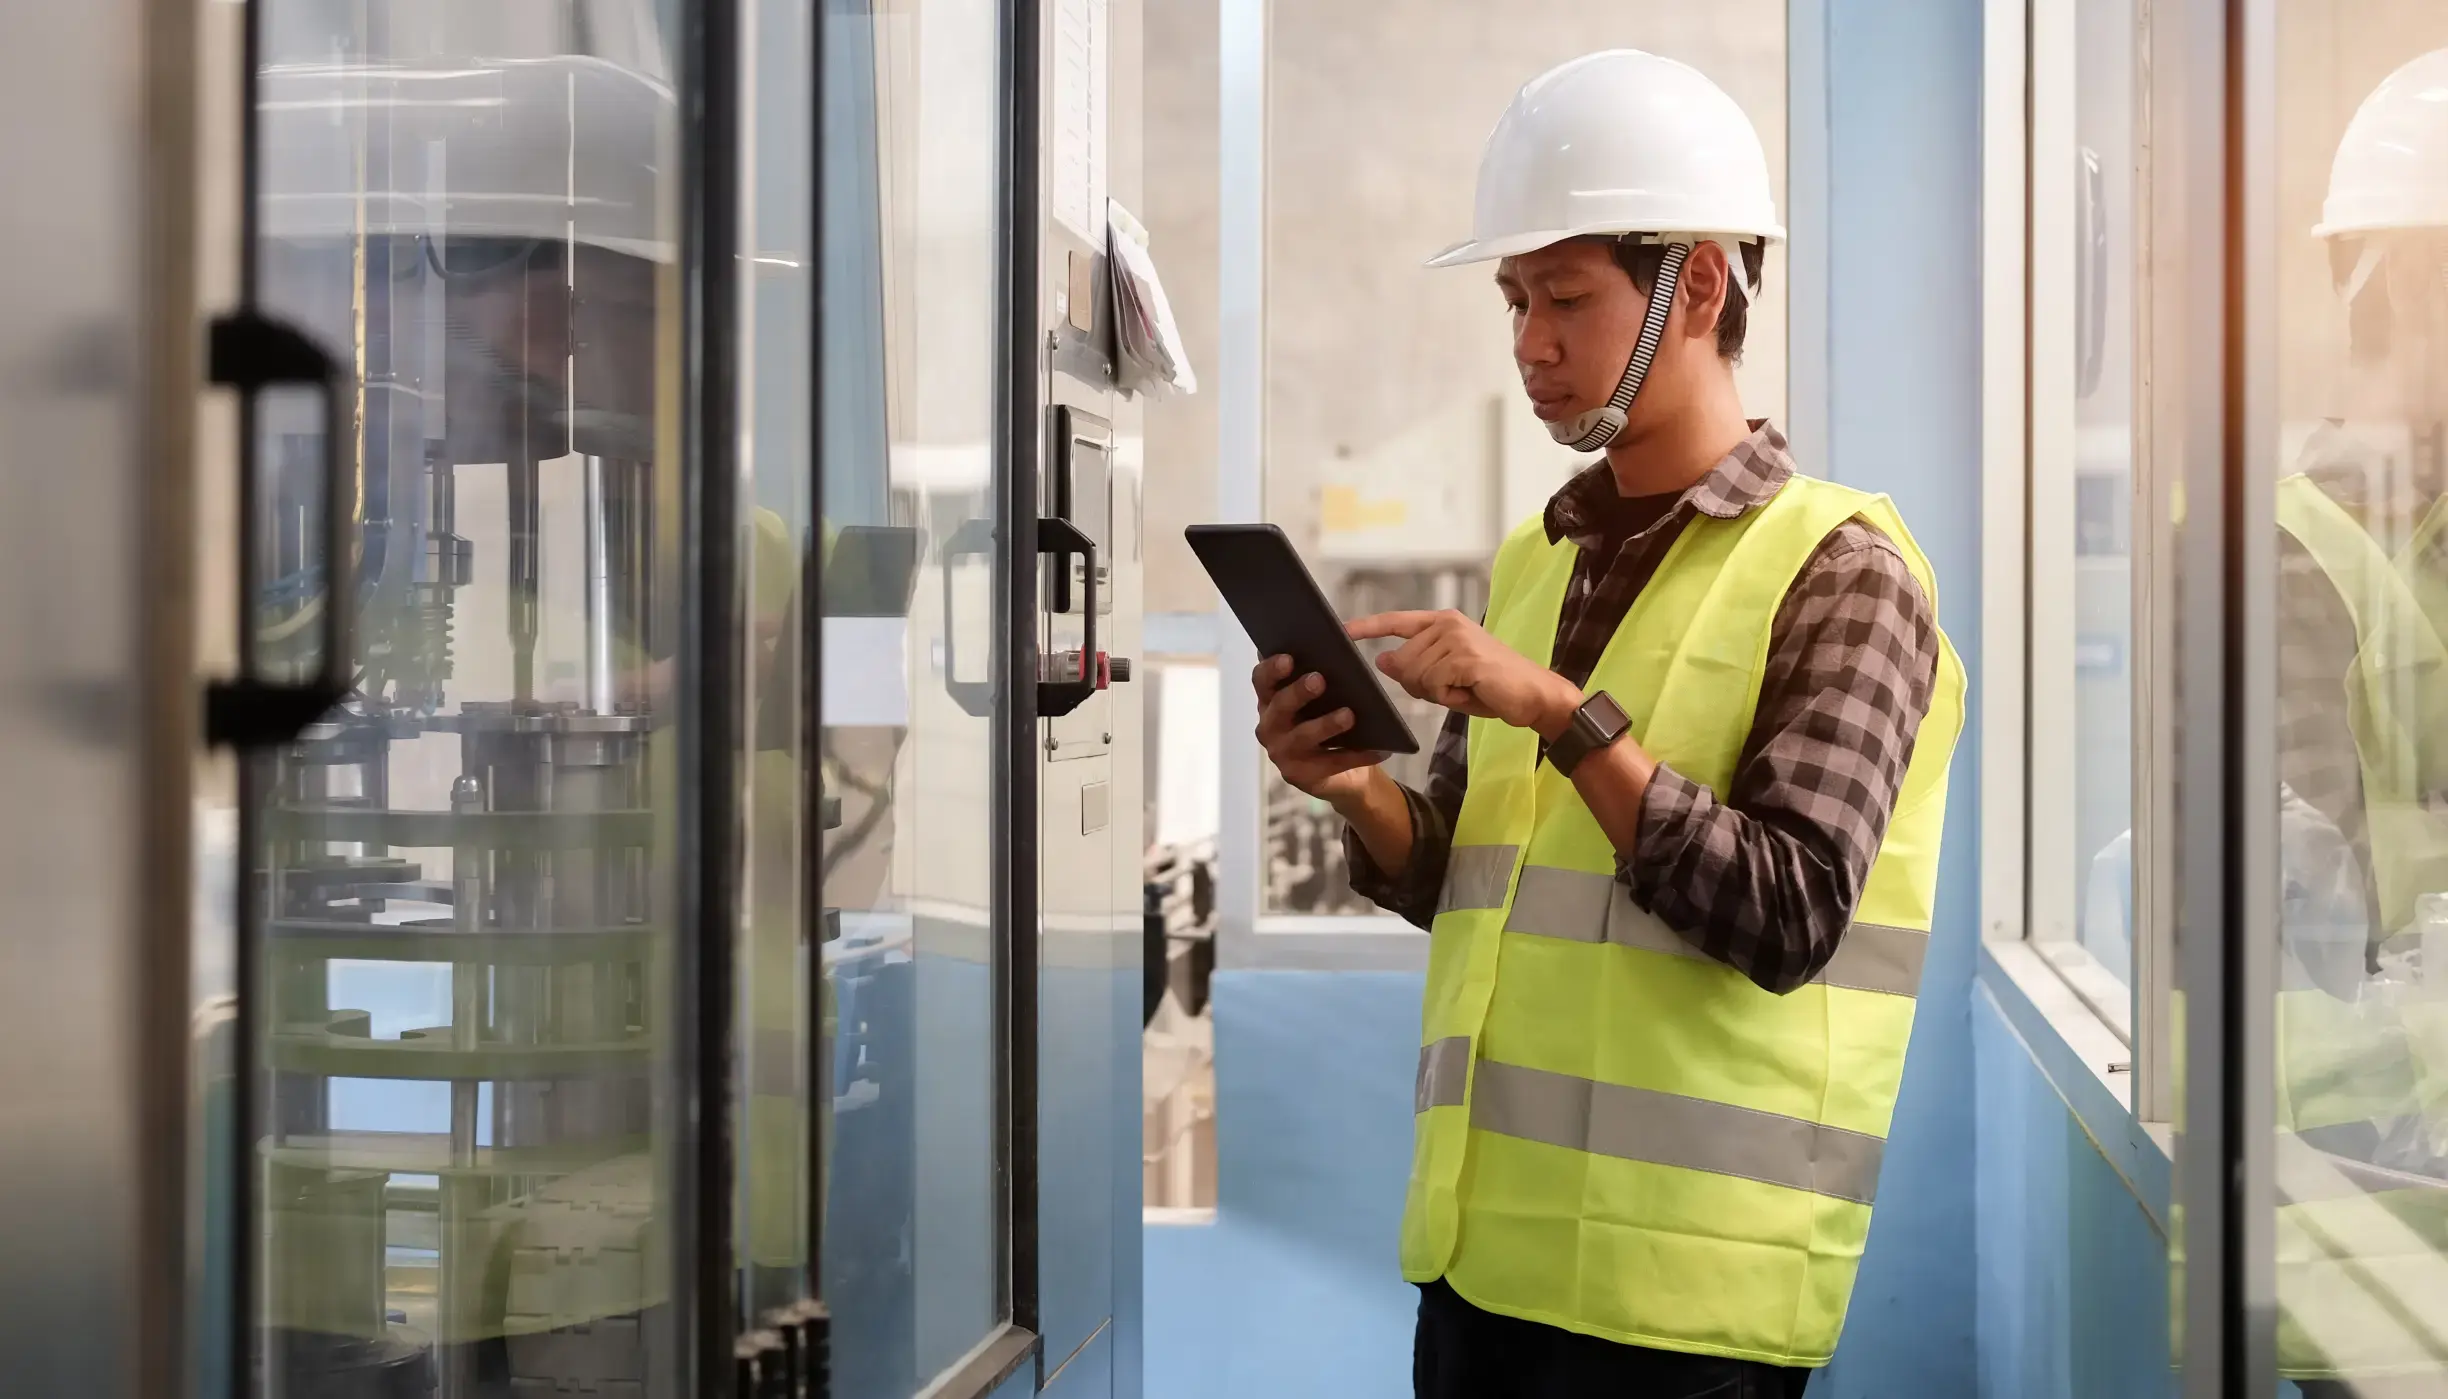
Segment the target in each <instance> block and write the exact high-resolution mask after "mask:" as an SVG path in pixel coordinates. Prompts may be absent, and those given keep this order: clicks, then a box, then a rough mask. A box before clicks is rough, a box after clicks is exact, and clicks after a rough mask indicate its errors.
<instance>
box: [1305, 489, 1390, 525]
mask: <svg viewBox="0 0 2448 1399" xmlns="http://www.w3.org/2000/svg"><path fill="white" fill-rule="evenodd" d="M1409 523H1411V503H1410V502H1409V501H1407V500H1403V499H1400V498H1384V499H1378V500H1369V499H1366V498H1364V497H1363V496H1362V495H1361V494H1360V492H1359V491H1358V490H1356V489H1354V488H1353V487H1350V486H1327V487H1325V488H1324V489H1323V490H1321V491H1320V492H1319V493H1318V527H1319V528H1320V529H1322V530H1324V531H1325V532H1326V533H1328V534H1352V533H1356V532H1358V531H1361V530H1372V529H1401V528H1402V527H1403V526H1404V525H1407V524H1409Z"/></svg>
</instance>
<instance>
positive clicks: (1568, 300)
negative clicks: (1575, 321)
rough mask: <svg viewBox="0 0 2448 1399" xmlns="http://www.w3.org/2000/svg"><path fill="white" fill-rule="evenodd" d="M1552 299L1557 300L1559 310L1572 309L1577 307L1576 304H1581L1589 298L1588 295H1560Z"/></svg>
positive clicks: (1556, 304)
mask: <svg viewBox="0 0 2448 1399" xmlns="http://www.w3.org/2000/svg"><path fill="white" fill-rule="evenodd" d="M1550 300H1552V301H1554V302H1555V306H1556V309H1557V310H1559V311H1569V310H1572V309H1573V308H1574V307H1576V306H1578V305H1580V304H1581V303H1582V302H1583V301H1586V300H1588V298H1587V297H1580V296H1558V297H1552V298H1550Z"/></svg>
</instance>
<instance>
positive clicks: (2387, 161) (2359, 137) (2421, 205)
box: [2312, 49, 2448, 238]
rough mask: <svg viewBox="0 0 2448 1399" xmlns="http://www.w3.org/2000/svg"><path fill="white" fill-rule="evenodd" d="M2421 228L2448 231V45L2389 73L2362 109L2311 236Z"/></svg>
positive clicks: (2341, 148)
mask: <svg viewBox="0 0 2448 1399" xmlns="http://www.w3.org/2000/svg"><path fill="white" fill-rule="evenodd" d="M2414 228H2448V49H2436V50H2433V51H2432V52H2430V53H2427V54H2424V55H2423V56H2422V57H2420V58H2417V59H2415V60H2414V61H2413V62H2411V63H2408V64H2407V65H2405V66H2404V67H2403V68H2400V69H2398V70H2397V71H2396V72H2394V73H2391V74H2389V76H2388V78H2387V80H2386V81H2384V82H2382V83H2381V84H2380V86H2379V87H2377V88H2374V89H2373V90H2372V94H2371V96H2369V97H2366V98H2364V99H2363V105H2362V106H2360V107H2358V108H2356V109H2355V114H2354V120H2353V121H2351V122H2348V123H2347V124H2346V134H2345V136H2343V137H2342V138H2340V139H2339V141H2338V148H2337V157H2336V159H2335V160H2334V161H2332V162H2331V163H2330V166H2329V197H2328V198H2327V199H2326V200H2324V201H2322V204H2321V221H2320V226H2319V227H2317V228H2315V229H2313V230H2312V235H2313V236H2314V237H2316V238H2339V237H2348V236H2352V235H2354V234H2359V233H2379V232H2385V231H2388V230H2392V229H2414Z"/></svg>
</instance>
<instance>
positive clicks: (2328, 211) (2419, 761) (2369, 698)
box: [2275, 50, 2448, 1395]
mask: <svg viewBox="0 0 2448 1399" xmlns="http://www.w3.org/2000/svg"><path fill="white" fill-rule="evenodd" d="M2443 92H2448V50H2444V51H2441V52H2438V53H2434V54H2430V55H2426V56H2425V57H2423V58H2419V59H2416V60H2415V61H2414V62H2413V63H2411V64H2408V65H2407V66H2406V67H2404V68H2402V69H2400V70H2399V71H2398V72H2397V73H2395V74H2393V75H2392V76H2391V77H2390V78H2389V79H2388V80H2387V81H2385V82H2384V83H2382V84H2381V85H2380V87H2379V88H2378V89H2377V90H2376V91H2374V92H2373V93H2372V95H2371V96H2370V97H2369V98H2367V99H2366V100H2365V101H2364V103H2363V105H2362V107H2361V109H2360V110H2358V111H2357V112H2356V114H2355V117H2354V120H2353V121H2352V122H2351V123H2350V124H2349V126H2348V128H2347V131H2346V134H2345V136H2344V138H2343V139H2342V141H2341V142H2340V144H2339V147H2338V151H2337V155H2336V159H2335V162H2334V164H2333V166H2332V169H2331V172H2330V183H2329V190H2328V197H2327V200H2326V202H2325V204H2324V207H2323V210H2322V220H2321V224H2320V226H2319V228H2317V229H2316V230H2315V235H2316V236H2318V237H2320V238H2321V239H2323V240H2324V241H2325V243H2326V244H2327V247H2328V250H2329V254H2330V263H2331V268H2332V271H2333V273H2334V277H2335V284H2336V287H2337V290H2338V293H2339V296H2340V300H2341V303H2342V305H2343V308H2344V311H2345V316H2346V323H2347V345H2348V351H2349V361H2350V370H2349V372H2348V373H2347V375H2346V376H2344V391H2343V395H2342V397H2343V403H2344V406H2345V408H2346V413H2345V416H2343V417H2342V418H2340V419H2333V420H2329V421H2325V422H2322V423H2320V424H2319V425H2317V426H2316V427H2315V428H2314V429H2313V431H2312V432H2311V434H2310V435H2309V437H2308V438H2307V440H2306V441H2305V442H2304V444H2303V446H2302V447H2301V449H2300V452H2299V455H2298V458H2297V469H2296V471H2295V473H2294V474H2292V475H2290V476H2288V477H2287V478H2286V479H2285V480H2283V481H2281V482H2280V483H2279V487H2278V499H2277V503H2276V514H2277V520H2278V525H2279V530H2280V535H2279V540H2278V560H2279V578H2278V604H2279V634H2278V642H2279V652H2278V667H2279V697H2278V698H2279V724H2280V729H2279V734H2278V765H2279V773H2280V777H2281V780H2282V782H2283V783H2284V784H2285V786H2286V787H2287V789H2288V790H2289V792H2290V793H2291V794H2292V797H2293V798H2300V801H2296V800H2292V799H2291V800H2290V801H2289V804H2288V806H2287V808H2286V810H2285V813H2284V816H2285V819H2284V820H2282V823H2281V827H2282V833H2284V834H2287V835H2291V836H2303V835H2305V834H2306V833H2307V832H2312V831H2315V830H2318V831H2327V830H2332V829H2333V830H2334V831H2335V832H2336V833H2337V836H2338V837H2340V838H2342V843H2343V847H2344V849H2343V850H2342V851H2339V852H2338V853H2339V858H2337V859H2332V860H2328V861H2307V860H2303V859H2291V860H2290V861H2289V867H2290V873H2289V878H2288V881H2287V888H2286V897H2285V899H2284V901H2283V904H2282V909H2281V935H2282V939H2283V943H2284V946H2283V949H2282V954H2281V956H2280V959H2279V981H2278V986H2279V990H2278V1003H2277V1007H2276V1017H2275V1030H2276V1040H2277V1063H2276V1065H2275V1073H2276V1080H2277V1091H2278V1099H2277V1114H2276V1115H2277V1122H2278V1127H2279V1129H2280V1132H2281V1138H2280V1141H2279V1151H2278V1184H2279V1199H2280V1211H2279V1217H2278V1229H2277V1255H2278V1278H2277V1280H2278V1295H2279V1301H2280V1304H2281V1317H2280V1325H2279V1360H2280V1367H2281V1369H2282V1371H2283V1372H2284V1373H2286V1374H2287V1375H2289V1376H2290V1377H2293V1378H2296V1379H2298V1380H2299V1381H2300V1382H2302V1384H2303V1388H2304V1391H2305V1393H2306V1394H2308V1395H2314V1394H2323V1393H2357V1394H2379V1393H2397V1392H2401V1391H2400V1390H2399V1389H2397V1388H2392V1387H2388V1386H2394V1385H2408V1386H2413V1387H2412V1388H2407V1389H2405V1390H2403V1391H2402V1392H2407V1393H2412V1392H2417V1391H2418V1390H2419V1392H2431V1390H2430V1388H2428V1387H2429V1386H2435V1385H2436V1384H2437V1383H2438V1381H2439V1378H2440V1376H2441V1374H2442V1371H2443V1369H2448V1297H2444V1296H2443V1295H2442V1292H2441V1289H2440V1288H2438V1287H2437V1286H2436V1285H2433V1284H2431V1283H2429V1282H2426V1281H2424V1278H2425V1277H2426V1276H2427V1275H2428V1274H2429V1273H2430V1272H2432V1271H2435V1270H2436V1269H2437V1268H2438V1267H2439V1255H2440V1254H2441V1253H2442V1252H2443V1249H2444V1248H2448V1245H2444V1244H2443V1241H2442V1239H2441V1234H2440V1226H2441V1225H2442V1224H2443V1223H2444V1222H2448V1184H2444V1182H2448V1138H2444V1137H2443V1135H2442V1132H2441V1126H2442V1124H2443V1121H2444V1119H2443V1117H2442V1114H2441V1113H2440V1112H2439V1110H2438V1109H2439V1106H2440V1104H2439V1101H2438V1096H2437V1093H2436V1090H2435V1089H2433V1088H2432V1087H2431V1086H2430V1085H2432V1084H2433V1083H2435V1082H2437V1076H2436V1072H2435V1071H2433V1070H2431V1069H2430V1068H2429V1067H2428V1066H2429V1065H2430V1064H2431V1063H2434V1062H2438V1061H2437V1059H2436V1056H2435V1054H2433V1053H2432V1052H2431V1050H2430V1047H2429V1039H2428V1037H2427V1036H2426V1035H2425V1033H2424V1019H2423V1007H2421V1006H2420V1005H2419V1004H2417V1003H2416V1002H2417V1000H2418V998H2419V997H2420V996H2422V995H2426V994H2429V988H2428V987H2427V986H2426V985H2425V984H2424V969H2423V968H2422V967H2421V964H2420V958H2419V948H2420V942H2421V940H2422V939H2421V936H2420V935H2421V932H2422V930H2423V926H2424V925H2425V924H2426V923H2428V922H2430V921H2431V915H2430V914H2429V912H2428V910H2429V909H2430V908H2431V907H2432V906H2433V905H2434V904H2436V903H2438V902H2440V901H2439V900H2438V899H2436V898H2434V897H2433V896H2438V895H2448V820H2443V818H2444V817H2448V722H2443V720H2448V703H2444V702H2448V650H2444V649H2443V646H2442V642H2441V638H2442V635H2443V628H2442V624H2443V623H2448V540H2444V539H2443V534H2444V533H2448V503H2443V495H2444V494H2448V461H2444V460H2443V436H2442V434H2443V425H2444V423H2448V103H2444V102H2442V101H2440V100H2439V98H2440V96H2441V94H2442V93H2443ZM2307 807H2308V808H2310V810H2306V809H2304V808H2307ZM2315 813H2316V814H2317V819H2315ZM2297 843H2298V844H2307V842H2306V841H2303V840H2298V841H2297ZM2309 844H2312V845H2319V844H2323V842H2319V841H2311V842H2309ZM2348 852H2350V853H2351V857H2352V858H2351V865H2345V861H2344V858H2343V857H2344V856H2345V855H2346V854H2347V853H2348ZM2312 864H2318V865H2321V866H2322V867H2323V868H2328V869H2332V870H2339V877H2338V878H2335V879H2329V880H2315V879H2309V878H2298V877H2297V875H2298V873H2299V872H2300V871H2298V870H2297V868H2296V867H2297V866H2306V867H2308V866H2309V865H2312ZM2342 865H2343V866H2344V868H2343V869H2342V870H2341V869H2340V866H2342ZM2354 882H2360V884H2361V885H2362V891H2361V892H2362V898H2361V900H2360V901H2359V902H2360V903H2361V905H2362V913H2361V916H2360V917H2359V918H2358V917H2357V916H2356V915H2355V904H2356V903H2357V902H2358V901H2357V900H2355V899H2353V898H2351V897H2349V896H2350V894H2351V893H2352V892H2353V891H2352V889H2351V884H2352V883H2354ZM2316 886H2325V891H2324V887H2316ZM2341 886H2346V887H2341ZM2443 926H2448V924H2444V925H2443ZM2439 950H2441V951H2442V952H2444V953H2448V947H2441V948H2440V949H2439ZM2428 975H2429V978H2430V980H2432V981H2434V982H2436V981H2438V980H2440V979H2442V978H2448V967H2439V966H2434V967H2432V968H2430V969H2429V970H2428ZM2375 1386H2380V1387H2375Z"/></svg>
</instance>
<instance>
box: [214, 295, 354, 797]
mask: <svg viewBox="0 0 2448 1399" xmlns="http://www.w3.org/2000/svg"><path fill="white" fill-rule="evenodd" d="M207 359H208V365H207V368H208V372H209V377H210V378H211V380H212V382H213V383H215V384H218V385H221V386H223V387H225V388H231V389H236V390H237V391H238V392H239V393H240V394H243V395H246V396H249V397H252V396H253V395H255V394H258V393H261V392H262V391H263V390H265V389H267V388H272V387H274V386H276V385H297V386H301V387H306V388H311V389H314V390H315V391H316V392H317V393H319V394H320V395H321V396H322V399H323V578H324V584H323V593H324V597H323V654H322V657H321V658H320V663H319V664H318V665H317V666H316V673H315V675H314V677H313V678H312V679H310V680H306V681H303V682H290V681H279V680H266V679H263V678H262V677H260V676H256V675H251V674H240V675H235V676H232V677H230V678H229V679H226V680H215V681H212V682H211V683H209V684H208V685H206V686H205V690H204V736H205V739H206V741H207V742H209V743H212V744H214V745H216V746H227V747H231V748H262V747H269V746H271V745H273V744H279V743H287V742H288V741H289V740H291V739H293V738H296V737H297V736H298V735H299V734H300V733H303V732H305V729H306V726H307V725H309V724H312V723H313V722H315V721H316V720H317V719H320V718H322V717H323V716H324V715H325V714H327V713H329V712H330V711H331V710H332V708H333V707H334V706H336V705H338V704H339V703H340V701H342V700H343V699H346V698H347V697H348V693H349V691H350V689H351V688H353V687H354V685H355V679H356V676H355V669H354V663H355V658H354V657H353V656H352V654H351V650H352V647H351V642H350V626H349V620H350V619H349V613H350V609H352V608H353V607H355V606H356V595H357V570H356V566H355V563H354V561H353V560H352V559H351V557H350V554H351V549H350V544H351V540H350V538H349V525H350V512H349V505H348V502H349V498H350V495H351V491H350V485H351V482H350V480H349V459H348V453H347V451H346V449H345V446H344V444H343V442H342V440H341V424H342V423H343V422H345V421H346V412H347V403H348V382H347V379H346V377H345V376H344V375H343V374H342V372H341V369H340V365H339V362H338V361H336V360H334V359H333V358H332V357H331V356H330V355H328V354H326V353H324V352H323V349H322V347H321V346H319V345H317V344H315V343H314V341H312V340H310V339H308V338H307V336H306V334H305V332H303V331H301V330H299V329H297V328H296V327H295V326H292V325H290V324H288V323H287V322H285V321H280V320H275V319H273V318H272V317H270V316H266V315H264V314H262V313H261V312H259V311H255V310H251V309H250V310H241V311H233V312H231V313H230V314H228V315H225V316H220V317H217V318H215V319H214V321H213V323H212V328H211V333H210V338H209V340H208V342H207ZM238 470H239V472H240V473H241V478H240V479H241V480H242V481H245V482H252V481H253V480H254V479H255V434H253V433H248V434H246V438H245V440H244V441H242V442H240V443H239V448H238ZM252 563H253V561H252V560H242V561H241V567H242V568H243V567H247V566H251V564H252ZM241 591H242V592H244V591H246V589H243V588H242V589H241ZM246 625H249V626H252V625H253V623H252V620H251V619H250V620H249V621H248V622H247V623H246Z"/></svg>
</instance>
